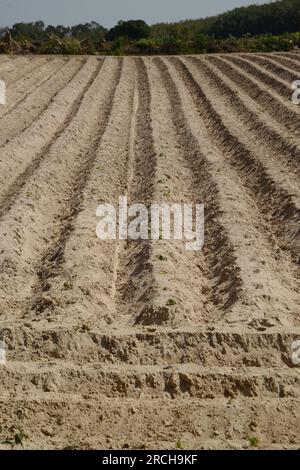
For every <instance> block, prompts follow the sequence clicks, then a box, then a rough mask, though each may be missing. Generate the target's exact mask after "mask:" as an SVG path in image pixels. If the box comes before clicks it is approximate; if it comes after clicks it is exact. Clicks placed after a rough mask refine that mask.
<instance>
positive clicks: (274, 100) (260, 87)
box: [209, 56, 300, 136]
mask: <svg viewBox="0 0 300 470" xmlns="http://www.w3.org/2000/svg"><path fill="white" fill-rule="evenodd" d="M209 60H212V61H213V62H214V61H220V60H222V61H224V62H227V63H228V65H229V66H231V68H232V70H233V73H234V74H235V76H236V79H237V78H239V80H240V85H241V87H243V89H244V91H245V92H246V93H247V94H248V95H249V96H250V97H251V98H253V99H254V100H256V101H257V103H258V104H260V105H261V107H262V110H263V111H264V110H267V111H268V112H269V113H270V114H272V116H273V117H274V119H276V120H277V121H278V122H279V123H280V124H281V125H284V126H285V127H286V128H287V129H288V130H289V131H290V132H291V134H292V136H299V132H300V131H299V114H298V112H297V107H296V106H294V105H293V104H292V101H291V97H292V90H291V89H290V90H289V99H286V98H281V96H280V95H279V94H278V93H276V92H273V90H272V89H271V86H272V85H265V84H264V83H262V82H261V81H258V79H257V76H256V75H254V74H252V73H251V72H252V68H253V66H251V64H248V63H246V62H244V61H243V60H242V59H238V58H237V57H231V56H230V58H227V57H225V56H222V58H220V57H216V56H214V57H211V58H209ZM254 69H255V67H254ZM255 70H256V69H255ZM271 82H272V79H271V80H270V83H271Z"/></svg>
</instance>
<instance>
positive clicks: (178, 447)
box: [176, 439, 184, 450]
mask: <svg viewBox="0 0 300 470" xmlns="http://www.w3.org/2000/svg"><path fill="white" fill-rule="evenodd" d="M176 449H181V450H183V449H184V445H183V444H182V442H181V440H180V439H179V441H177V442H176Z"/></svg>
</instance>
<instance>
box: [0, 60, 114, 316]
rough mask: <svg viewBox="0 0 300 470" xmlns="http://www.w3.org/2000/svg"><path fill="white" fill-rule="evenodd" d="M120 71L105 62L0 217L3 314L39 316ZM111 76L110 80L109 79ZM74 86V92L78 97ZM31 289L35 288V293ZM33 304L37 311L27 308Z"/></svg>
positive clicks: (112, 64)
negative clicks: (46, 285)
mask: <svg viewBox="0 0 300 470" xmlns="http://www.w3.org/2000/svg"><path fill="white" fill-rule="evenodd" d="M90 61H91V64H92V65H91V66H92V68H93V72H94V70H95V68H94V67H96V65H97V64H98V61H97V59H92V58H91V59H90ZM118 70H119V66H118V65H117V62H114V60H113V59H111V60H109V59H107V60H106V61H105V63H104V65H103V67H102V68H101V71H100V74H99V75H98V76H97V77H96V79H95V80H94V82H93V83H92V85H91V86H90V88H89V89H88V91H87V92H86V94H85V96H84V98H83V100H82V102H81V104H80V107H79V109H78V111H77V114H76V115H75V116H74V118H73V120H72V121H71V122H70V123H69V125H68V127H67V128H66V129H65V130H64V132H63V133H62V134H61V135H60V136H59V138H58V139H57V140H56V141H55V142H54V143H53V145H52V146H51V149H50V150H49V152H48V154H47V158H44V159H43V161H42V164H41V165H40V166H39V167H38V168H37V170H36V171H35V172H34V175H33V176H32V177H31V178H30V180H29V181H28V182H27V183H26V184H25V185H24V186H23V187H22V189H21V191H20V194H19V195H18V197H17V199H16V200H15V201H14V203H13V205H12V207H11V208H10V210H9V211H8V212H7V213H6V214H5V216H4V217H3V218H2V221H1V226H0V229H1V238H0V240H1V249H0V253H1V254H0V266H1V269H0V273H1V287H2V290H1V307H0V311H1V313H2V315H3V316H5V315H7V314H8V311H7V306H8V305H10V307H12V311H13V316H18V315H19V314H20V313H21V312H23V314H24V315H27V316H28V315H29V316H30V315H32V316H33V317H34V318H36V319H37V318H38V314H37V310H39V308H38V305H40V310H43V307H42V304H43V301H42V300H41V295H42V288H43V284H42V283H43V276H45V277H46V276H47V273H48V269H49V270H50V269H51V266H53V263H54V261H52V264H51V259H50V258H51V257H52V255H53V256H55V253H54V251H55V252H56V251H57V250H59V246H58V244H59V243H63V236H64V235H65V236H67V232H66V231H67V230H68V229H69V227H70V223H71V221H72V217H73V216H74V215H75V212H76V210H77V208H76V203H77V202H78V199H77V198H79V194H80V192H81V189H82V186H81V185H83V184H84V183H83V181H82V180H81V179H80V176H81V178H82V179H83V180H85V178H86V177H87V174H88V171H89V166H90V164H91V162H92V160H93V157H94V153H93V150H94V149H95V147H96V145H97V139H99V138H100V137H99V135H100V136H101V134H102V130H103V125H104V123H105V122H106V117H105V113H106V111H107V106H108V104H109V103H110V102H111V95H112V93H113V90H114V85H115V80H117V79H118V74H119V72H118ZM110 75H112V77H113V81H111V80H109V78H108V77H109V76H110ZM84 76H85V77H86V74H85V73H84ZM85 80H88V77H86V78H85ZM103 83H105V86H103ZM85 84H86V81H85ZM78 85H79V83H77V84H76V95H75V96H78V94H77V93H78ZM74 91H75V90H73V93H74ZM79 93H80V91H79ZM99 110H100V112H99ZM87 116H88V118H87ZM99 133H100V134H99ZM78 193H79V194H78ZM72 212H74V214H73V213H72ZM47 247H48V248H47ZM46 262H47V264H46ZM43 263H45V264H44V265H43ZM38 273H40V274H39V276H38ZM45 282H46V281H45ZM21 286H22V287H24V289H22V295H18V294H17V291H18V292H19V289H20V288H21ZM34 287H35V288H36V289H37V290H36V291H35V294H34V292H33V288H34ZM39 289H40V290H39ZM33 296H34V298H33ZM34 303H36V309H35V310H31V308H32V307H33V304H34ZM26 307H27V308H26ZM24 309H25V311H24Z"/></svg>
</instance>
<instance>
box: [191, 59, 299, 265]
mask: <svg viewBox="0 0 300 470" xmlns="http://www.w3.org/2000/svg"><path fill="white" fill-rule="evenodd" d="M189 61H190V62H191V63H192V64H194V66H195V67H196V68H197V71H198V73H199V74H201V77H202V76H203V78H204V79H205V80H207V81H209V83H210V84H211V86H213V87H214V88H215V89H216V90H217V93H218V97H216V101H217V100H220V102H223V108H224V109H225V108H226V110H227V111H226V112H227V113H228V109H231V110H235V112H233V111H231V112H230V113H231V114H233V116H232V119H231V121H232V122H236V123H237V126H236V128H235V130H234V132H235V135H236V136H237V137H238V138H239V139H240V141H241V142H242V143H243V144H244V145H245V149H247V152H248V154H251V157H250V159H249V157H248V160H247V165H246V167H245V168H244V167H243V166H242V170H243V171H245V172H246V173H247V175H248V173H251V178H252V179H254V181H253V189H254V191H255V192H256V193H257V194H261V198H262V202H261V208H262V210H263V212H265V213H266V214H267V215H268V216H269V217H270V218H271V219H273V220H274V224H275V225H276V227H275V225H274V231H275V233H276V235H277V236H278V237H279V238H281V239H282V247H283V249H286V248H290V249H291V251H292V253H294V256H295V260H296V261H297V260H298V256H299V249H300V246H299V234H298V227H299V226H300V185H299V178H297V177H296V175H295V172H296V171H297V170H298V172H299V170H300V165H299V164H298V166H297V164H296V162H295V153H294V158H293V160H291V161H290V162H289V163H290V170H289V171H285V169H284V165H285V160H284V159H282V158H281V157H282V154H280V153H279V152H278V153H277V155H276V154H274V152H272V153H271V154H270V150H272V146H273V142H274V139H275V138H276V133H275V132H273V131H272V130H270V128H269V125H270V123H267V124H266V125H265V124H261V123H260V121H259V120H258V119H257V117H256V116H257V113H256V112H255V108H253V111H251V110H249V108H247V107H246V106H245V104H244V101H243V100H242V98H240V96H239V95H238V91H239V89H238V87H234V88H232V84H230V83H229V84H227V83H228V82H226V78H224V77H223V76H222V77H220V76H219V75H218V72H217V73H216V72H214V70H213V69H212V68H211V66H208V65H207V64H206V62H205V61H203V60H201V61H200V62H199V61H198V60H197V59H190V60H189ZM223 95H224V97H223ZM242 113H243V114H244V115H245V117H246V121H244V120H243V121H242V122H243V132H242V133H241V132H240V120H241V116H242V115H243V114H242ZM247 128H248V129H247ZM254 130H256V131H257V132H256V136H255V137H254V138H253V131H254ZM247 131H248V132H247ZM267 136H268V139H267V138H266V137H267ZM257 138H259V140H260V142H259V144H258V143H257ZM276 142H277V143H276V145H278V143H279V144H280V136H279V139H278V140H276ZM281 144H282V145H281V146H280V147H279V149H278V150H279V151H280V150H281V151H282V150H284V149H285V150H286V154H287V157H288V150H294V149H293V148H292V149H289V145H288V144H287V145H284V144H285V141H283V142H281ZM262 146H263V147H262ZM296 155H299V152H297V154H296ZM274 156H277V158H278V160H279V162H278V164H276V160H274ZM299 161H300V160H299ZM251 168H253V169H252V170H251ZM250 170H251V171H250ZM292 170H293V171H292ZM249 179H250V178H249ZM274 205H276V211H274Z"/></svg>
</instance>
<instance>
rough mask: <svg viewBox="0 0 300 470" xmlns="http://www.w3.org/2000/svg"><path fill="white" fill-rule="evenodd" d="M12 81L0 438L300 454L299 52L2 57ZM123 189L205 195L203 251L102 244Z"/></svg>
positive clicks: (0, 313) (47, 444)
mask: <svg viewBox="0 0 300 470" xmlns="http://www.w3.org/2000/svg"><path fill="white" fill-rule="evenodd" d="M0 79H1V80H4V81H5V82H6V85H7V104H6V105H5V106H0V339H1V340H3V341H5V344H6V365H2V366H0V425H1V426H0V427H1V430H0V431H1V434H0V437H1V439H0V440H1V441H2V440H3V438H5V437H7V435H8V434H9V432H11V431H10V429H11V428H12V427H14V428H15V429H18V428H22V429H23V430H24V432H25V434H26V435H27V439H26V441H25V442H24V444H25V446H26V448H29V449H63V448H66V447H71V448H78V449H82V448H83V449H89V448H97V449H107V448H122V447H123V446H124V445H126V446H127V445H128V446H129V447H130V448H159V449H167V448H171V449H174V448H175V446H176V442H178V441H180V442H181V443H182V445H183V446H184V447H185V448H205V449H207V448H217V449H223V448H226V449H227V448H239V449H240V448H246V447H249V446H250V443H249V439H250V438H253V437H255V438H257V439H258V442H259V446H260V447H261V448H277V447H280V448H281V447H285V448H299V445H300V406H299V405H300V369H299V367H297V366H295V365H294V364H293V363H292V361H291V354H292V350H291V345H292V343H293V342H294V341H296V340H300V272H299V270H300V266H299V265H300V125H299V123H300V121H299V120H300V106H296V105H293V104H292V101H291V96H292V88H291V84H292V82H293V81H295V80H299V79H300V55H299V54H296V53H295V54H292V53H291V54H265V55H263V54H261V55H254V54H239V55H212V56H199V57H198V56H191V57H154V58H148V57H145V58H139V57H136V58H133V57H125V58H114V57H107V58H99V57H71V58H67V57H39V56H36V57H31V56H26V57H15V58H9V59H8V58H6V57H0ZM120 195H127V196H128V200H129V203H130V204H133V203H135V202H139V203H144V204H149V203H152V202H167V203H172V202H177V203H178V202H179V203H184V202H193V203H204V204H205V215H206V217H205V246H204V249H203V250H202V251H195V252H188V251H186V250H185V248H184V244H183V243H182V242H181V241H176V242H175V241H173V242H170V241H165V240H159V241H151V240H144V241H140V242H131V241H100V240H99V239H98V238H97V236H96V225H97V218H96V208H97V207H98V205H99V204H101V203H107V202H108V203H112V204H117V203H118V198H119V196H120ZM169 299H174V305H169V302H168V301H169ZM2 447H3V448H5V446H2ZM2 447H1V448H2Z"/></svg>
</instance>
